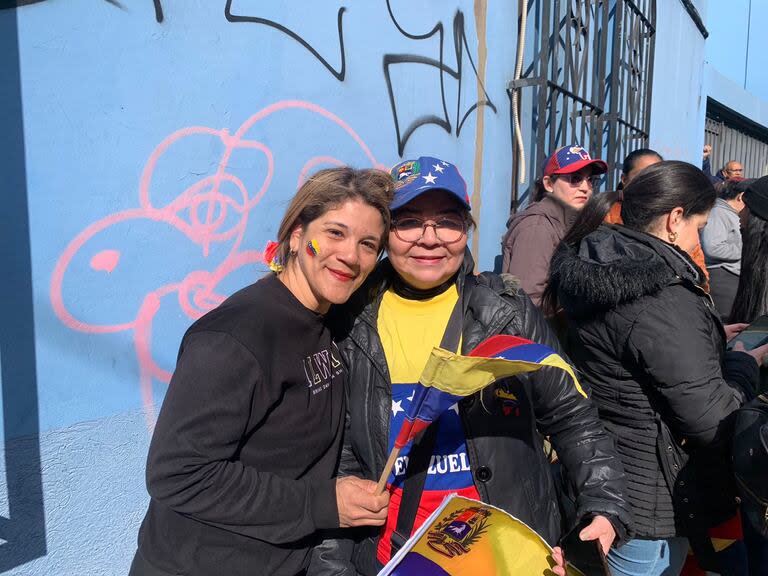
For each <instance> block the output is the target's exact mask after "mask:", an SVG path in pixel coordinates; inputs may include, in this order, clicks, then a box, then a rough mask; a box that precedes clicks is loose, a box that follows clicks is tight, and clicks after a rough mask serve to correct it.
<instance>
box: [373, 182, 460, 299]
mask: <svg viewBox="0 0 768 576" xmlns="http://www.w3.org/2000/svg"><path fill="white" fill-rule="evenodd" d="M406 217H407V218H418V219H421V220H425V221H426V222H427V224H430V223H436V222H440V221H441V220H444V219H445V218H451V219H463V218H464V211H463V210H462V208H461V206H460V204H459V203H458V201H457V200H454V199H453V198H452V197H451V196H450V194H449V193H448V192H444V191H442V190H432V191H429V192H426V193H424V194H421V195H420V196H418V197H417V198H415V199H414V200H412V201H411V202H409V203H408V204H406V205H405V206H403V207H402V208H401V209H400V210H398V211H397V213H396V214H395V215H394V216H393V228H394V226H395V225H396V223H397V221H398V219H400V218H406ZM439 234H440V232H439V231H438V232H436V231H435V227H434V226H426V227H425V228H424V233H423V235H422V236H421V238H420V239H418V240H416V241H413V242H406V241H404V240H401V239H400V238H399V237H398V236H397V234H395V231H394V229H393V230H392V231H390V233H389V246H388V247H387V255H388V256H389V260H390V262H391V263H392V266H393V267H394V269H395V271H396V272H397V273H398V274H399V275H400V277H401V278H402V279H403V280H404V281H405V282H406V283H408V284H409V285H411V286H413V287H414V288H417V289H419V290H427V289H429V288H434V287H435V286H439V285H440V284H442V283H443V282H445V281H446V280H448V279H449V278H450V277H451V276H453V275H454V274H455V273H456V272H457V271H458V270H459V268H460V267H461V263H462V262H463V261H464V249H465V248H466V246H467V235H466V233H465V234H463V235H462V236H461V238H460V239H459V240H458V241H456V242H452V243H450V244H447V243H445V242H444V241H442V240H441V239H440V237H439Z"/></svg>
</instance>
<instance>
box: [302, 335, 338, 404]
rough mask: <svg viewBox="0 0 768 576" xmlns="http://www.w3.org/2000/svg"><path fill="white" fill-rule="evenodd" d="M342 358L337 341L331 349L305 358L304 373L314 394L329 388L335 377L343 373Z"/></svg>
mask: <svg viewBox="0 0 768 576" xmlns="http://www.w3.org/2000/svg"><path fill="white" fill-rule="evenodd" d="M340 358H341V355H340V354H339V349H338V348H336V344H335V343H332V344H331V349H326V350H321V351H320V352H315V353H314V354H312V355H311V356H307V357H306V358H304V360H303V364H304V374H305V375H306V377H307V386H308V387H309V389H310V390H312V394H318V393H319V392H322V391H323V390H327V389H328V388H329V387H330V386H331V383H332V382H333V379H334V378H335V377H337V376H339V375H340V374H341V373H342V370H343V369H342V364H341V360H340Z"/></svg>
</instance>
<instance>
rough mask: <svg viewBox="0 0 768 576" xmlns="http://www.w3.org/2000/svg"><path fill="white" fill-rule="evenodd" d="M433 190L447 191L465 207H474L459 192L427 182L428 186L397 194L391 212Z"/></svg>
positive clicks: (390, 208) (391, 205)
mask: <svg viewBox="0 0 768 576" xmlns="http://www.w3.org/2000/svg"><path fill="white" fill-rule="evenodd" d="M431 190H440V191H442V192H445V193H446V194H448V195H449V196H451V197H452V198H455V199H456V200H458V201H459V203H460V204H461V205H462V206H464V207H465V208H467V209H469V210H471V209H472V206H471V205H470V204H468V203H467V201H466V200H465V199H464V198H462V197H460V196H459V195H458V194H456V192H454V191H453V190H449V189H448V188H440V187H435V186H431V185H429V184H427V185H426V186H419V187H418V188H416V189H413V190H409V191H408V192H406V193H405V194H402V195H400V196H397V195H396V197H395V199H394V200H392V203H391V204H390V205H389V210H390V212H394V211H395V210H397V209H398V208H402V207H403V206H405V205H406V204H408V203H409V202H411V201H412V200H415V199H416V198H418V197H419V196H421V195H422V194H424V193H425V192H429V191H431Z"/></svg>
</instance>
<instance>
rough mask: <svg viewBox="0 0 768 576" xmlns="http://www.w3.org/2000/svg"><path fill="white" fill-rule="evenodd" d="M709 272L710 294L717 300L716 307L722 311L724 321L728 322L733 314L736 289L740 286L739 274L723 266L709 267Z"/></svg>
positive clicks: (721, 316) (721, 315)
mask: <svg viewBox="0 0 768 576" xmlns="http://www.w3.org/2000/svg"><path fill="white" fill-rule="evenodd" d="M707 271H708V272H709V294H710V296H712V300H713V301H714V302H715V308H717V311H718V312H719V313H720V318H721V319H722V320H723V322H726V323H727V322H728V318H730V316H731V308H733V301H734V300H735V299H736V290H737V289H738V287H739V276H738V275H737V274H734V273H733V272H728V270H725V269H723V268H707Z"/></svg>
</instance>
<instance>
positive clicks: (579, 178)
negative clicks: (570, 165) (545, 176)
mask: <svg viewBox="0 0 768 576" xmlns="http://www.w3.org/2000/svg"><path fill="white" fill-rule="evenodd" d="M553 176H554V177H555V178H557V179H558V180H564V181H565V182H568V184H569V185H570V186H573V187H574V188H575V187H576V186H581V183H582V182H584V181H585V180H586V181H587V184H588V185H589V186H590V187H591V188H596V187H598V186H600V181H601V180H602V177H601V176H593V175H591V174H590V175H589V176H587V175H584V174H579V173H578V172H574V173H572V174H554V175H553Z"/></svg>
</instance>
